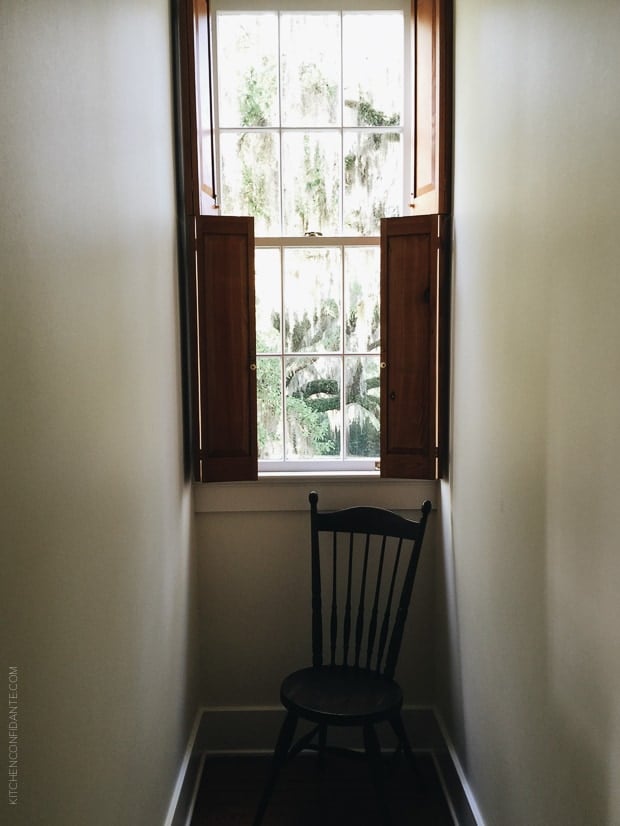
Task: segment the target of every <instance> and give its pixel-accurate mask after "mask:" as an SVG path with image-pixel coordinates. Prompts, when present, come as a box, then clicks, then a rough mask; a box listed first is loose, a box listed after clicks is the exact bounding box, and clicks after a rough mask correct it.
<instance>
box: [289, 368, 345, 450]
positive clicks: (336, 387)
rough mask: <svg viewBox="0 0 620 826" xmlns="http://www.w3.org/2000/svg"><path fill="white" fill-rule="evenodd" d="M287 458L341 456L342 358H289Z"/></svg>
mask: <svg viewBox="0 0 620 826" xmlns="http://www.w3.org/2000/svg"><path fill="white" fill-rule="evenodd" d="M285 374H286V458H287V459H314V458H319V457H322V456H326V457H327V456H339V455H340V437H341V412H340V411H341V401H340V397H341V374H342V363H341V360H340V359H339V358H334V357H325V356H306V357H304V356H297V357H295V358H287V359H286V365H285Z"/></svg>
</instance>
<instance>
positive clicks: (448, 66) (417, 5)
mask: <svg viewBox="0 0 620 826" xmlns="http://www.w3.org/2000/svg"><path fill="white" fill-rule="evenodd" d="M411 36H412V55H413V66H414V95H413V101H412V111H413V133H412V143H413V146H412V157H413V180H412V187H411V197H412V200H411V207H412V208H413V209H414V210H415V214H416V215H431V214H437V213H449V212H450V182H451V144H452V134H451V128H452V2H451V0H411Z"/></svg>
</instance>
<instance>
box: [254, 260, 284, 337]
mask: <svg viewBox="0 0 620 826" xmlns="http://www.w3.org/2000/svg"><path fill="white" fill-rule="evenodd" d="M254 268H255V272H256V275H255V292H256V352H257V353H281V352H282V334H281V326H282V295H281V292H282V279H281V277H280V250H279V249H260V248H259V249H257V250H256V251H255V255H254Z"/></svg>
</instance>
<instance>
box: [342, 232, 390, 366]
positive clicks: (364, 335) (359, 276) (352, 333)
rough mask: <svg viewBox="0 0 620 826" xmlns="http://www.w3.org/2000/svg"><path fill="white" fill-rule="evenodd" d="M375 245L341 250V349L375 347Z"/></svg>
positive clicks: (377, 335)
mask: <svg viewBox="0 0 620 826" xmlns="http://www.w3.org/2000/svg"><path fill="white" fill-rule="evenodd" d="M379 262H380V251H379V247H347V248H346V249H345V251H344V284H345V290H344V297H345V350H346V351H347V352H348V353H370V352H372V351H373V350H374V351H377V352H378V351H379V348H380V346H381V342H380V333H379V329H380V328H379V321H380V313H379V277H380V276H379Z"/></svg>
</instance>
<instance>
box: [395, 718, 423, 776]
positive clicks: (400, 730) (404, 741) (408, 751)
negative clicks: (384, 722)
mask: <svg viewBox="0 0 620 826" xmlns="http://www.w3.org/2000/svg"><path fill="white" fill-rule="evenodd" d="M390 724H391V726H392V728H393V729H394V733H395V734H396V736H397V737H398V748H399V749H400V748H401V747H402V749H403V750H404V752H405V757H406V758H407V760H408V761H409V764H410V765H411V767H412V768H413V770H414V772H415V774H416V778H417V780H418V783H419V785H420V787H424V778H423V777H422V775H421V773H420V769H419V766H418V764H417V763H416V759H415V757H414V755H413V750H412V748H411V743H410V742H409V737H408V736H407V731H406V729H405V725H404V723H403V718H402V717H401V715H400V714H397V715H396V717H392V719H391V720H390Z"/></svg>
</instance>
